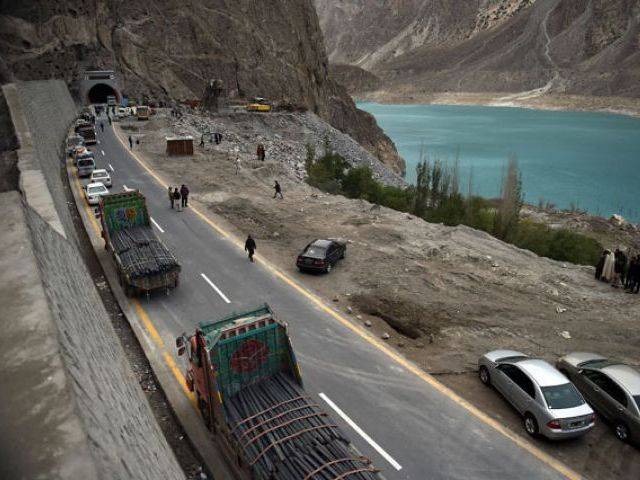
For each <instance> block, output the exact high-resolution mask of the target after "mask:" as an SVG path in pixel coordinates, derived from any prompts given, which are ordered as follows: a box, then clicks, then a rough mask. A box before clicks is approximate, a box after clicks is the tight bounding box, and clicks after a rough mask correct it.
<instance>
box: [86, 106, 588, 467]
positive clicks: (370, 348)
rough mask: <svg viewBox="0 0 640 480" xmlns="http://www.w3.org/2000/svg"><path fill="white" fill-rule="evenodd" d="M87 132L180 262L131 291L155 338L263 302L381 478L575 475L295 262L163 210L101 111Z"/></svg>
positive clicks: (151, 179) (309, 382)
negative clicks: (147, 289)
mask: <svg viewBox="0 0 640 480" xmlns="http://www.w3.org/2000/svg"><path fill="white" fill-rule="evenodd" d="M102 120H104V118H102ZM98 138H99V140H100V144H99V145H97V148H96V161H97V164H98V166H99V167H101V168H107V169H108V170H109V171H110V173H111V175H112V178H113V191H121V190H122V188H123V186H124V185H126V186H127V187H128V188H136V189H139V190H140V191H141V192H142V193H143V194H144V195H145V196H146V198H147V203H148V207H149V211H150V214H151V216H152V218H153V225H154V228H156V229H157V230H156V231H157V233H158V234H159V236H160V237H161V238H162V240H163V241H164V242H165V244H166V245H167V246H168V247H169V249H170V250H171V251H172V252H173V253H174V254H175V255H176V257H177V258H178V260H179V261H180V263H181V264H182V267H183V269H182V274H181V282H180V286H179V287H178V288H177V289H176V290H174V291H172V292H171V293H170V294H169V295H164V294H157V295H154V296H152V297H151V298H150V299H149V300H147V299H145V298H144V297H143V298H142V299H140V301H139V303H140V305H141V308H142V309H143V310H144V312H145V313H146V316H147V317H148V318H149V320H150V321H151V322H152V323H153V325H154V327H155V329H156V330H157V331H158V332H159V334H160V336H161V337H162V339H163V341H164V344H165V345H167V346H169V347H170V346H171V345H172V344H173V343H174V339H175V337H176V336H177V335H179V334H180V333H182V332H192V331H193V330H194V327H195V324H196V323H197V322H199V321H202V320H208V319H215V318H218V317H220V316H222V315H225V314H227V313H230V312H231V311H234V310H235V311H238V310H242V309H245V308H250V307H253V306H255V305H257V304H260V303H263V302H267V303H269V304H270V305H271V306H272V307H273V309H274V310H275V312H276V313H277V315H278V316H279V317H280V318H281V319H283V320H285V321H287V322H288V323H289V326H290V332H291V335H292V338H293V343H294V348H295V350H296V354H297V356H298V359H299V361H300V364H301V369H302V375H303V378H304V381H305V388H306V389H307V391H308V392H309V393H310V394H312V395H314V396H316V397H317V398H318V402H319V403H321V404H323V406H324V407H325V409H326V410H327V411H329V412H330V413H331V414H332V416H333V417H334V418H335V419H336V421H338V423H339V424H340V425H341V427H342V428H343V429H344V430H345V432H347V434H348V435H349V436H350V437H351V439H352V440H353V442H354V444H355V445H356V447H357V448H358V449H359V450H360V451H361V452H362V453H363V454H365V455H367V456H368V457H369V458H371V459H372V460H373V462H374V464H375V465H376V466H377V467H379V468H381V469H382V470H383V474H384V476H385V477H386V478H387V479H389V480H395V479H415V480H428V479H461V480H462V479H464V480H467V479H486V480H499V479H527V480H529V479H561V478H567V477H568V478H578V476H577V475H575V474H574V473H573V472H571V471H570V470H568V469H567V468H566V467H564V466H563V465H562V464H560V463H559V462H557V461H555V460H553V459H552V458H550V457H548V456H547V455H545V454H544V453H542V452H540V451H538V450H537V449H536V448H535V447H532V446H530V445H529V444H528V443H527V442H526V441H525V440H522V439H520V437H519V436H517V435H514V434H513V433H511V432H509V431H508V430H506V429H504V428H503V427H501V426H500V425H498V424H497V423H495V422H494V421H492V420H490V419H489V418H488V417H486V416H484V415H482V414H481V413H479V412H477V411H475V410H474V409H473V407H470V406H469V405H468V404H466V402H464V401H462V400H461V399H460V398H458V397H457V396H455V395H453V394H452V393H451V392H449V391H448V390H447V389H446V388H444V387H442V386H441V385H439V384H438V383H437V382H436V381H435V380H433V379H431V377H428V376H427V375H425V374H424V373H422V372H420V371H419V370H418V369H417V367H415V366H413V365H412V364H410V363H409V362H407V361H406V360H404V359H403V358H402V357H401V356H400V355H398V354H397V353H394V352H393V351H392V350H390V349H389V347H387V346H385V345H382V343H381V342H380V341H378V340H377V339H374V338H373V337H370V336H369V334H368V333H367V332H363V331H362V330H360V328H359V327H357V326H353V325H352V324H350V323H349V321H348V320H345V319H344V318H342V317H341V316H340V315H339V314H336V313H334V312H333V313H332V311H331V309H330V307H327V306H324V305H323V304H321V303H320V302H319V301H318V300H317V298H315V297H314V296H313V295H312V294H310V293H308V292H307V291H305V290H304V289H303V288H302V287H300V286H299V285H298V284H297V283H296V281H295V274H291V275H292V276H291V277H289V276H288V275H289V274H283V273H281V272H280V271H279V270H275V269H274V268H273V267H272V266H270V265H269V264H268V263H267V262H264V261H258V262H257V263H255V264H253V263H250V262H249V261H248V260H247V258H246V255H245V254H244V252H243V251H242V249H241V248H239V246H238V242H237V239H233V238H232V237H230V236H225V234H224V232H221V231H219V230H216V229H215V228H214V226H213V225H212V224H211V223H210V221H205V219H203V214H202V213H195V212H194V211H193V210H192V209H190V208H186V209H185V210H184V211H182V212H178V211H176V210H172V209H171V208H170V204H169V199H168V195H167V190H166V186H165V185H162V184H161V183H160V181H159V179H158V178H157V177H155V176H152V175H151V174H150V173H149V172H148V171H147V170H145V169H144V168H143V167H142V165H141V164H140V163H139V161H138V160H137V159H135V158H134V157H133V156H132V155H131V154H130V152H129V151H128V149H127V148H126V147H125V146H124V145H123V143H122V142H121V141H120V140H119V139H118V138H117V137H116V135H115V133H114V131H113V130H112V129H111V127H109V126H107V125H106V122H105V131H104V132H100V131H99V130H98ZM133 153H134V154H135V150H134V152H133ZM172 161H177V162H179V161H180V160H179V159H176V160H172ZM192 193H193V192H192ZM257 241H258V248H259V245H260V239H259V238H258V239H257ZM295 253H296V252H292V262H293V259H294V254H295ZM344 268H348V260H347V263H345V264H344ZM285 270H288V267H284V268H283V271H285ZM292 277H293V280H292ZM177 362H178V365H182V360H180V361H177Z"/></svg>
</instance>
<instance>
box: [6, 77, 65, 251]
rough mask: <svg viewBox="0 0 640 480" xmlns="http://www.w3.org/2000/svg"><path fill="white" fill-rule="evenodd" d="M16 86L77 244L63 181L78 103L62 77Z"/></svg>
mask: <svg viewBox="0 0 640 480" xmlns="http://www.w3.org/2000/svg"><path fill="white" fill-rule="evenodd" d="M16 86H17V91H18V100H19V102H20V107H21V109H22V113H23V115H24V118H25V120H26V124H27V125H26V126H27V128H28V131H29V132H31V136H30V137H31V142H32V148H33V153H34V156H35V159H36V160H37V165H39V167H40V170H41V171H42V173H43V177H44V180H45V181H46V183H47V186H48V188H49V192H50V193H51V197H52V198H53V203H54V206H55V209H56V211H57V213H58V216H59V218H60V222H61V223H62V226H63V227H64V230H65V232H66V234H67V238H69V240H71V241H73V242H74V243H76V244H77V239H76V235H75V230H74V227H73V220H72V218H71V214H70V213H69V208H68V207H67V198H66V196H65V186H64V181H63V178H66V170H65V163H64V162H65V156H64V153H63V141H64V139H65V137H66V134H67V131H68V129H69V127H70V126H71V124H72V122H73V121H74V120H75V118H76V115H77V109H76V105H75V103H74V102H73V100H72V99H71V95H70V94H69V90H68V89H67V86H66V85H65V83H64V82H63V81H61V80H49V81H38V82H24V83H18V84H16ZM21 143H26V142H21ZM21 146H22V145H21Z"/></svg>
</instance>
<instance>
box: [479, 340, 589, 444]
mask: <svg viewBox="0 0 640 480" xmlns="http://www.w3.org/2000/svg"><path fill="white" fill-rule="evenodd" d="M478 373H479V375H480V381H482V383H484V384H485V385H492V386H493V387H495V389H496V390H498V391H499V392H500V393H501V394H502V395H503V396H504V397H505V398H506V399H507V400H508V401H509V403H511V404H512V405H513V406H514V407H515V409H516V410H518V412H519V413H520V414H521V415H522V417H523V419H524V428H525V430H526V431H527V433H528V434H529V435H532V436H537V435H543V436H545V437H547V438H549V439H551V440H560V439H565V438H573V437H579V436H581V435H584V434H585V433H587V432H588V431H589V430H591V429H592V428H593V426H594V423H595V414H594V412H593V410H592V409H591V407H590V406H589V405H588V404H587V402H586V401H585V400H584V398H583V397H582V395H581V394H580V392H579V391H578V389H577V388H576V387H575V386H574V385H573V384H572V383H571V382H570V381H569V379H568V378H567V377H565V376H564V375H563V374H562V373H560V372H559V371H558V370H557V369H556V368H555V367H554V366H553V365H550V364H549V363H547V362H545V361H544V360H540V359H537V358H530V357H528V356H527V355H525V354H523V353H520V352H515V351H513V350H494V351H492V352H489V353H486V354H484V355H483V356H482V357H480V360H479V361H478Z"/></svg>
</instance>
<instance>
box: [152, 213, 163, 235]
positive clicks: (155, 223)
mask: <svg viewBox="0 0 640 480" xmlns="http://www.w3.org/2000/svg"><path fill="white" fill-rule="evenodd" d="M149 220H151V223H153V224H154V225H155V227H156V228H157V229H158V230H160V232H162V233H164V230H163V229H162V227H161V226H160V225H158V222H156V221H155V220H154V219H153V217H149Z"/></svg>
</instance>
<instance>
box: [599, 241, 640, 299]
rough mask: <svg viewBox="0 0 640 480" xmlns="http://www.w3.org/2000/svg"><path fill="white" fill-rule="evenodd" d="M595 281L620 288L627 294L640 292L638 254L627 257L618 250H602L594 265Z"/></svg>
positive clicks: (639, 261)
mask: <svg viewBox="0 0 640 480" xmlns="http://www.w3.org/2000/svg"><path fill="white" fill-rule="evenodd" d="M596 280H600V281H602V282H607V283H610V284H611V286H612V287H615V288H620V287H622V288H624V289H625V290H626V291H627V293H638V292H640V254H639V255H635V256H629V257H628V256H627V254H626V253H624V252H623V251H622V250H620V249H619V248H617V249H616V250H615V252H612V251H611V250H604V251H603V252H602V255H601V256H600V260H599V261H598V264H597V265H596Z"/></svg>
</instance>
